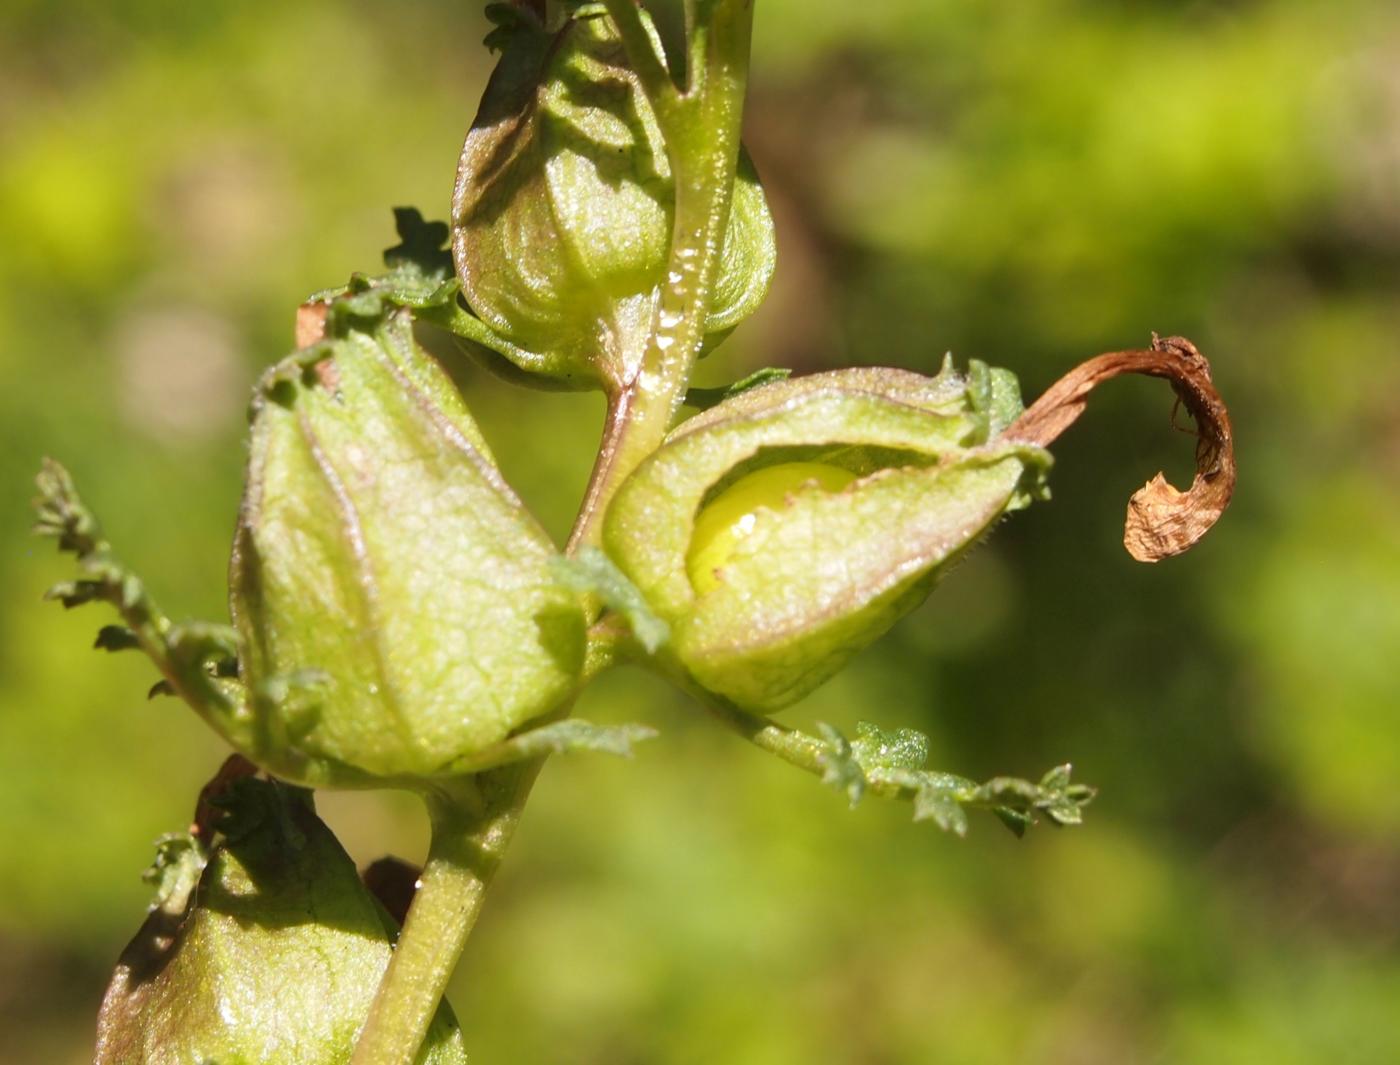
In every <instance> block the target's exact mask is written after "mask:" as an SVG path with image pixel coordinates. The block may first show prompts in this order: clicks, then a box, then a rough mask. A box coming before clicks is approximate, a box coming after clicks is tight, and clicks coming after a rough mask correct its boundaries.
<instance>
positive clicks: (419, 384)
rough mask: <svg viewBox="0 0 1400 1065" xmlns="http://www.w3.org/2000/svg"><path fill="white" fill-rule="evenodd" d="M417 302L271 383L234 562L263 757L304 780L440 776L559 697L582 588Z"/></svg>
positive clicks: (316, 352)
mask: <svg viewBox="0 0 1400 1065" xmlns="http://www.w3.org/2000/svg"><path fill="white" fill-rule="evenodd" d="M554 557H555V550H554V547H553V545H552V544H551V543H550V541H549V539H548V537H547V536H546V535H545V533H544V531H543V530H542V529H541V528H540V527H539V525H538V524H537V523H536V522H535V521H534V519H533V518H531V516H530V515H529V514H528V513H527V512H526V511H525V509H524V507H523V506H522V505H521V503H520V501H519V500H518V499H517V498H516V496H515V495H514V494H513V493H512V492H511V490H510V489H509V487H508V486H507V485H506V484H505V482H504V481H503V480H502V478H501V476H500V474H499V472H498V471H497V469H496V467H495V465H494V464H493V462H492V460H491V456H490V453H489V452H488V451H487V449H486V445H485V443H484V442H483V441H482V439H481V436H480V433H479V432H478V430H477V428H476V425H475V423H474V422H473V421H472V419H471V417H470V415H469V414H468V412H467V409H466V406H465V405H464V403H463V402H462V399H461V396H460V395H459V394H458V393H457V391H456V389H455V388H454V386H453V385H452V384H451V382H450V381H449V380H448V379H447V377H446V376H445V375H444V374H443V372H442V370H441V369H440V368H439V367H438V365H437V364H436V363H435V362H434V361H433V359H432V358H431V357H430V356H429V355H428V354H427V353H426V352H424V351H423V350H422V349H421V348H420V347H418V345H417V344H416V343H415V341H414V338H413V332H412V327H411V324H410V321H409V319H408V316H407V315H406V314H404V313H399V314H397V315H395V316H392V317H390V318H389V319H388V320H386V321H384V322H382V323H375V324H374V325H373V326H372V328H370V329H368V330H363V331H362V330H359V329H353V328H352V329H347V330H345V331H344V334H343V335H341V336H338V337H335V338H333V339H331V340H328V341H324V342H322V343H320V344H318V345H315V346H313V347H311V348H308V349H305V350H303V351H301V352H299V353H297V354H296V355H294V356H292V357H291V358H290V359H288V360H287V361H285V362H283V363H282V364H280V365H279V366H278V367H276V368H275V369H274V370H273V371H272V372H271V373H270V374H269V375H268V376H267V377H266V378H265V379H264V381H263V383H262V385H261V387H260V390H259V394H258V398H257V400H256V401H255V404H254V416H253V431H252V448H251V454H250V458H249V464H248V479H247V487H246V494H245V497H244V502H243V507H242V510H241V513H240V516H239V521H238V533H237V539H236V544H235V551H234V556H233V562H232V567H231V582H230V583H231V588H232V607H233V615H234V622H235V625H236V627H237V629H238V633H239V636H240V644H241V657H242V663H241V679H242V681H243V682H244V685H245V687H246V689H247V691H248V693H249V699H250V701H251V705H252V708H253V716H254V723H255V730H256V731H255V738H254V740H253V749H252V750H251V751H250V752H249V753H250V756H251V757H253V758H254V760H255V761H258V762H259V763H260V764H263V765H268V766H270V767H272V768H274V769H276V770H277V771H279V772H281V773H283V774H284V775H287V776H290V777H292V778H293V779H301V780H308V781H316V782H322V778H327V779H329V780H331V781H332V782H336V783H354V782H355V781H356V779H357V778H361V777H363V778H365V779H366V780H367V781H368V780H373V779H380V778H403V779H410V780H412V779H417V780H421V779H426V778H431V777H434V776H441V775H447V774H450V773H451V772H452V768H453V763H454V761H455V760H456V759H459V758H462V757H464V756H467V755H470V754H472V753H474V752H476V751H479V750H480V749H482V748H483V747H485V746H486V745H489V744H491V743H493V742H495V741H497V740H500V739H502V738H504V737H505V736H506V735H507V734H508V733H509V732H510V731H511V730H513V729H515V728H516V727H518V726H520V725H522V724H524V723H525V722H528V721H529V720H531V719H532V718H535V717H537V716H539V715H541V714H543V713H545V712H547V711H549V710H551V709H553V708H554V707H556V706H557V705H558V704H559V703H560V702H561V701H562V700H563V699H565V698H566V697H567V696H568V695H569V694H570V692H571V691H572V690H573V688H574V686H575V684H576V682H577V679H578V676H579V672H580V669H581V667H582V662H583V648H584V619H583V611H582V607H581V605H580V603H579V601H578V599H577V597H576V594H575V593H573V592H571V591H569V590H567V589H566V588H564V587H563V586H562V585H560V584H559V583H557V582H556V580H555V578H554V576H553V570H552V569H551V566H550V562H551V559H553V558H554Z"/></svg>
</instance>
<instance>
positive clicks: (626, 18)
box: [569, 0, 753, 550]
mask: <svg viewBox="0 0 1400 1065" xmlns="http://www.w3.org/2000/svg"><path fill="white" fill-rule="evenodd" d="M606 5H607V9H608V13H609V14H610V15H611V16H612V18H613V20H614V21H615V22H617V24H618V26H619V28H620V29H621V31H622V33H623V43H624V44H625V45H626V47H627V50H628V58H629V61H630V62H632V63H633V65H634V67H635V66H637V65H638V64H643V65H644V64H647V63H649V62H653V61H655V59H656V52H655V49H654V48H653V47H652V44H651V40H650V37H649V36H647V35H646V33H645V30H644V29H642V28H640V27H641V23H640V20H639V16H638V12H637V5H636V0H606ZM712 7H713V10H712V12H711V13H710V18H709V19H708V20H703V27H704V28H703V32H704V39H705V42H706V48H705V55H704V62H703V63H701V64H698V65H697V67H696V68H695V69H692V70H691V71H690V72H689V73H690V88H689V91H687V92H686V93H685V94H684V95H680V94H678V93H676V91H675V86H674V84H673V83H672V82H671V81H670V79H669V77H667V78H666V79H665V85H664V86H659V87H657V88H656V89H655V91H653V88H652V87H651V85H650V84H649V83H648V82H647V81H646V80H645V79H644V86H645V87H646V89H647V93H648V98H649V99H650V101H651V104H652V106H653V108H654V109H655V111H656V116H657V121H658V123H659V125H660V126H661V131H662V133H663V135H664V137H665V140H666V153H667V156H668V158H669V160H670V163H671V173H672V175H673V176H674V179H675V187H676V207H675V218H674V222H673V227H672V231H671V254H670V256H669V260H668V263H667V267H666V276H665V279H664V281H663V282H662V284H661V288H660V292H659V293H658V298H657V301H656V312H655V317H654V318H653V320H652V329H651V335H650V337H649V338H648V340H647V346H646V350H645V352H644V353H643V355H642V358H641V361H640V364H639V365H638V367H637V369H636V371H635V372H634V373H632V374H631V376H630V378H629V379H628V380H627V381H626V382H624V383H623V384H622V385H621V386H620V387H619V388H617V389H616V390H614V392H613V393H612V395H611V396H610V397H609V402H608V419H607V423H606V426H605V428H604V431H603V444H602V447H601V448H600V449H599V453H598V460H597V462H596V464H595V465H594V468H593V475H592V477H591V478H590V480H589V485H588V491H587V492H586V494H585V496H584V502H583V506H582V508H581V510H580V511H579V517H578V521H577V522H576V523H575V525H574V531H573V534H572V535H571V536H570V538H569V549H570V550H574V549H576V548H578V547H579V546H581V545H583V544H588V543H597V541H598V538H599V535H600V526H601V523H602V518H603V515H604V514H605V513H606V511H607V505H608V503H609V501H610V500H611V499H612V496H613V493H614V492H615V491H616V490H617V487H618V485H620V484H621V483H622V481H623V480H624V479H625V478H626V477H627V475H628V474H630V473H631V472H632V471H633V470H634V469H636V468H637V465H638V464H639V463H640V462H641V461H642V460H643V459H644V458H646V457H647V456H648V455H650V454H651V453H652V452H653V451H655V450H656V449H657V447H659V446H660V444H661V441H662V440H663V439H664V438H665V436H666V433H667V431H668V430H669V429H670V427H671V421H672V419H673V418H674V417H675V413H676V410H677V409H678V408H679V406H680V404H681V402H682V401H683V399H684V398H685V388H686V384H687V383H688V381H689V379H690V371H691V368H692V367H693V366H694V365H695V360H696V358H698V357H699V354H700V345H701V343H702V341H703V340H704V338H705V322H706V319H707V318H708V317H709V311H710V303H711V300H712V297H713V289H714V281H715V275H716V273H717V272H718V267H719V257H720V250H721V248H722V246H723V242H724V234H725V230H726V229H727V227H728V224H729V205H730V201H731V199H732V198H733V191H734V173H735V169H736V167H737V165H738V159H739V133H740V126H741V124H742V121H743V110H744V93H745V91H746V88H747V85H748V66H749V42H750V33H751V29H752V24H753V6H752V0H719V2H717V3H715V4H713V5H712ZM634 23H635V26H634V25H633V24H634ZM629 26H632V27H633V28H632V32H631V33H630V34H629V32H628V27H629ZM700 32H701V30H700V29H699V28H697V29H696V30H695V33H696V35H699V33H700Z"/></svg>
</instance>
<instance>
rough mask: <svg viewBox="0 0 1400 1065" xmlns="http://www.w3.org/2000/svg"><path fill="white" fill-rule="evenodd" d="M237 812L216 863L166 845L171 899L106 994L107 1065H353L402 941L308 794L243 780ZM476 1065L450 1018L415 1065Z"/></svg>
mask: <svg viewBox="0 0 1400 1065" xmlns="http://www.w3.org/2000/svg"><path fill="white" fill-rule="evenodd" d="M230 802H231V804H232V806H231V811H230V814H231V816H230V820H229V824H228V828H227V831H228V833H229V835H228V837H227V838H226V839H225V840H224V841H223V842H221V843H220V844H219V845H218V846H217V847H215V848H214V849H213V851H212V853H210V854H208V855H207V856H206V855H205V853H204V852H203V849H202V846H201V844H199V843H198V842H197V841H195V840H194V839H192V838H190V837H188V836H184V837H169V838H167V839H166V840H165V841H164V842H163V845H162V851H163V853H162V859H163V860H164V861H165V862H166V863H167V864H166V867H165V872H166V875H165V877H164V879H165V887H164V890H163V891H162V892H161V897H160V898H159V899H158V900H157V905H156V906H155V907H154V908H153V909H152V911H151V914H150V916H149V917H148V918H147V919H146V922H145V924H144V925H143V926H142V928H141V931H140V932H139V933H137V936H136V938H135V939H133V940H132V941H131V943H130V945H129V946H128V947H127V948H126V950H125V951H124V952H123V953H122V957H121V961H120V962H119V963H118V965H117V970H116V972H115V973H114V974H113V977H112V982H111V984H110V986H109V987H108V989H107V995H106V998H105V999H104V1000H103V1003H102V1013H101V1016H100V1018H99V1019H98V1042H97V1052H96V1055H95V1058H94V1061H95V1065H202V1063H205V1062H218V1065H253V1063H259V1062H276V1063H277V1065H344V1063H345V1062H346V1061H348V1060H349V1059H350V1050H351V1046H352V1044H353V1042H354V1039H355V1036H356V1034H357V1033H358V1031H359V1030H360V1027H361V1025H363V1024H364V1019H365V1014H366V1012H367V1011H368V1010H369V1005H370V1000H371V999H372V998H373V996H374V992H375V988H376V986H377V985H378V983H379V979H380V977H381V976H382V975H383V973H384V970H385V967H386V966H387V965H388V963H389V955H390V953H391V950H392V948H391V944H392V942H393V938H394V936H395V935H396V934H397V932H398V929H397V927H396V926H395V924H394V921H393V919H392V918H390V917H389V915H388V914H387V913H386V912H385V911H384V910H383V908H382V907H381V906H380V905H379V904H378V902H376V901H375V899H374V897H373V896H371V895H370V893H369V892H368V891H367V890H366V889H365V887H364V885H363V884H362V883H361V882H360V878H359V876H358V874H357V873H356V871H355V866H354V864H353V863H352V862H351V860H350V858H349V856H348V855H347V854H346V853H345V851H343V850H342V849H341V847H340V845H339V844H338V843H337V842H336V840H335V837H334V836H333V835H331V832H330V830H329V829H328V828H326V826H325V825H324V824H322V823H321V821H320V820H319V819H318V818H317V817H316V814H315V813H314V812H313V810H312V808H311V801H310V796H309V794H308V793H306V792H302V791H300V790H299V789H294V788H289V787H287V786H285V785H281V784H273V783H269V782H264V781H258V780H244V781H241V782H240V783H239V784H238V785H237V786H236V789H235V791H234V793H233V795H232V796H231V797H230ZM201 870H202V871H201ZM466 1060H467V1056H466V1052H465V1050H464V1049H463V1047H462V1038H461V1034H460V1032H459V1031H458V1030H457V1022H456V1020H455V1019H454V1018H453V1016H452V1011H451V1009H450V1008H449V1007H448V1006H447V1005H446V1004H444V1005H442V1006H441V1007H440V1008H439V1009H438V1012H437V1016H436V1019H435V1020H434V1022H433V1025H432V1027H431V1028H430V1029H429V1032H428V1038H427V1042H426V1044H425V1046H424V1048H423V1050H422V1051H421V1052H420V1054H419V1055H418V1057H417V1058H416V1059H415V1061H416V1062H417V1063H418V1065H463V1063H465V1062H466Z"/></svg>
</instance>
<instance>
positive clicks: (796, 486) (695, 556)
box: [686, 462, 856, 595]
mask: <svg viewBox="0 0 1400 1065" xmlns="http://www.w3.org/2000/svg"><path fill="white" fill-rule="evenodd" d="M854 480H856V475H855V474H854V473H852V472H851V471H850V470H843V469H842V468H841V467H839V466H828V465H826V464H825V463H820V462H785V463H781V464H780V465H777V466H768V467H766V468H765V469H761V470H758V471H756V472H754V473H750V474H747V475H746V476H744V477H741V478H739V479H738V480H737V481H735V482H734V483H733V484H732V485H730V486H729V487H728V488H726V489H725V490H724V491H723V492H721V493H720V494H719V495H717V496H716V497H715V498H714V499H713V500H711V501H710V502H709V503H707V504H706V505H705V506H704V507H703V508H702V509H701V511H700V514H699V516H698V517H697V518H696V519H695V532H694V533H693V534H692V535H691V538H690V551H689V554H688V555H687V558H686V569H687V571H688V572H689V573H690V583H691V584H692V585H693V586H694V587H695V592H696V594H697V595H704V594H706V593H707V592H709V591H711V590H713V589H714V588H715V586H716V585H717V584H719V583H720V581H721V580H722V579H723V577H722V576H721V574H720V570H721V569H722V568H723V567H724V564H725V563H726V562H728V561H729V559H730V557H731V556H732V555H733V553H734V549H735V547H736V546H738V544H739V542H740V541H741V540H743V539H744V537H746V536H748V535H750V534H751V533H752V532H753V531H754V527H755V526H756V525H757V524H758V521H759V514H760V512H761V511H763V510H769V511H778V510H781V509H782V508H783V507H784V506H786V505H787V504H788V503H789V502H791V500H792V497H793V494H794V493H796V492H799V491H802V490H804V489H820V490H822V491H825V492H839V491H840V490H841V489H843V488H845V487H846V486H847V485H848V484H850V483H851V482H852V481H854Z"/></svg>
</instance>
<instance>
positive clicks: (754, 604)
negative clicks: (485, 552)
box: [604, 364, 1049, 712]
mask: <svg viewBox="0 0 1400 1065" xmlns="http://www.w3.org/2000/svg"><path fill="white" fill-rule="evenodd" d="M1018 410H1019V396H1018V394H1017V392H1016V390H1015V382H1014V378H1012V377H1011V376H1010V375H1009V374H1005V373H1003V372H1000V371H989V370H988V369H987V368H986V367H985V366H982V365H980V364H974V367H973V369H972V371H971V372H970V373H969V374H968V375H966V376H964V375H962V374H959V373H956V372H954V371H953V370H952V369H951V368H948V369H945V370H944V372H943V373H942V374H940V375H939V376H938V377H935V378H925V377H920V376H919V375H917V374H912V373H907V372H904V371H900V370H888V369H856V370H843V371H835V372H832V373H825V374H817V375H814V376H812V377H806V378H795V379H790V380H787V381H780V382H776V383H773V384H768V385H764V386H761V387H759V388H756V389H753V390H752V391H750V392H746V393H743V394H742V395H739V396H736V397H734V398H733V399H730V400H727V401H725V402H724V403H721V404H720V405H718V406H716V407H714V408H712V409H710V410H708V411H706V412H705V413H703V414H701V415H698V416H697V417H695V418H693V419H691V420H690V421H688V422H685V423H683V424H682V425H681V426H680V427H679V428H678V429H677V430H676V431H675V432H673V433H672V434H671V436H670V438H669V439H668V440H667V442H666V443H665V445H663V446H662V448H661V449H660V450H659V451H658V452H657V453H656V454H654V455H653V456H652V457H651V458H649V459H648V460H647V461H646V462H644V463H643V464H642V465H641V466H640V467H639V468H638V470H637V471H636V473H634V474H633V475H632V476H631V477H630V478H629V479H628V481H627V482H626V483H625V484H624V485H623V486H622V488H621V489H620V490H619V492H618V494H617V497H616V499H615V500H614V501H613V504H612V507H611V509H610V510H609V512H608V517H607V522H606V525H605V531H604V543H605V546H606V548H607V550H608V552H609V554H610V555H611V556H612V558H613V559H614V561H615V562H616V563H617V564H618V566H619V567H620V568H621V569H622V570H623V571H624V572H625V573H626V574H627V576H628V577H629V578H630V579H631V580H632V581H633V583H635V584H636V585H637V587H638V588H639V589H640V590H641V592H642V594H643V595H644V596H646V598H647V600H648V601H649V602H650V603H651V605H652V607H653V609H655V610H656V612H657V613H658V614H659V615H660V616H661V617H662V618H664V619H665V620H666V621H667V623H668V624H669V625H670V626H671V630H672V634H673V636H672V651H673V654H674V656H675V658H676V659H677V660H678V662H679V664H680V666H681V667H682V668H683V669H684V670H685V671H686V672H688V673H689V674H690V676H691V678H692V679H693V680H694V681H695V682H696V683H698V684H699V685H700V686H702V687H704V688H706V689H708V690H709V691H712V692H714V693H716V694H719V695H721V696H724V697H725V698H728V699H730V700H731V701H733V702H734V703H736V704H737V705H739V706H742V707H744V708H746V709H751V710H758V711H762V712H771V711H774V710H778V709H781V708H782V707H784V706H786V705H787V704H789V703H791V702H793V701H794V700H796V699H798V698H800V697H801V696H803V695H805V694H806V693H807V692H809V691H811V690H812V689H813V688H814V687H816V686H817V685H818V684H820V683H821V682H822V681H823V680H825V679H826V678H827V677H829V676H830V675H831V674H832V673H834V672H836V671H837V670H838V669H840V668H841V666H842V665H844V663H845V662H846V661H847V660H848V659H849V658H850V656H851V655H852V654H854V653H855V652H856V651H857V650H859V649H860V648H862V647H864V646H865V645H866V644H868V643H870V642H871V641H872V640H874V639H875V638H876V637H878V636H879V635H880V634H881V633H883V632H884V631H885V630H887V629H888V628H889V627H890V626H891V625H892V624H893V623H894V622H895V620H897V619H898V618H899V617H900V616H901V615H902V614H904V613H906V612H907V611H908V610H910V609H912V608H913V607H914V606H915V605H917V604H918V603H919V602H920V601H922V599H923V598H924V596H925V595H927V593H928V591H929V589H930V588H931V587H932V585H933V582H934V581H935V580H936V579H937V577H938V575H939V574H940V573H941V572H942V571H943V569H944V568H945V567H946V566H947V564H948V563H949V562H951V561H952V560H953V559H955V558H957V557H958V556H960V555H961V554H962V553H963V552H964V551H965V550H966V549H967V548H968V547H969V546H970V545H971V544H973V543H974V542H975V541H976V540H977V539H978V537H980V536H981V534H982V533H983V532H985V531H986V530H987V529H988V528H990V526H991V525H992V524H993V523H994V522H995V521H996V519H997V518H998V517H1000V516H1001V515H1002V514H1005V513H1006V512H1007V511H1010V510H1015V509H1017V508H1019V507H1022V506H1025V505H1026V504H1027V503H1028V502H1029V501H1030V500H1031V499H1032V498H1033V497H1034V495H1035V494H1036V492H1037V491H1038V490H1039V487H1040V482H1041V477H1042V474H1043V472H1044V470H1045V469H1046V468H1047V467H1048V465H1049V456H1048V454H1047V453H1046V452H1044V451H1043V450H1041V449H1040V448H1038V447H1034V446H1031V445H1027V444H1023V443H1017V442H1006V441H1002V440H1000V439H999V434H1000V433H1001V431H1002V429H1004V428H1005V427H1006V425H1007V424H1008V423H1009V422H1010V421H1011V419H1012V418H1014V416H1015V414H1016V412H1017V411H1018Z"/></svg>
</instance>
